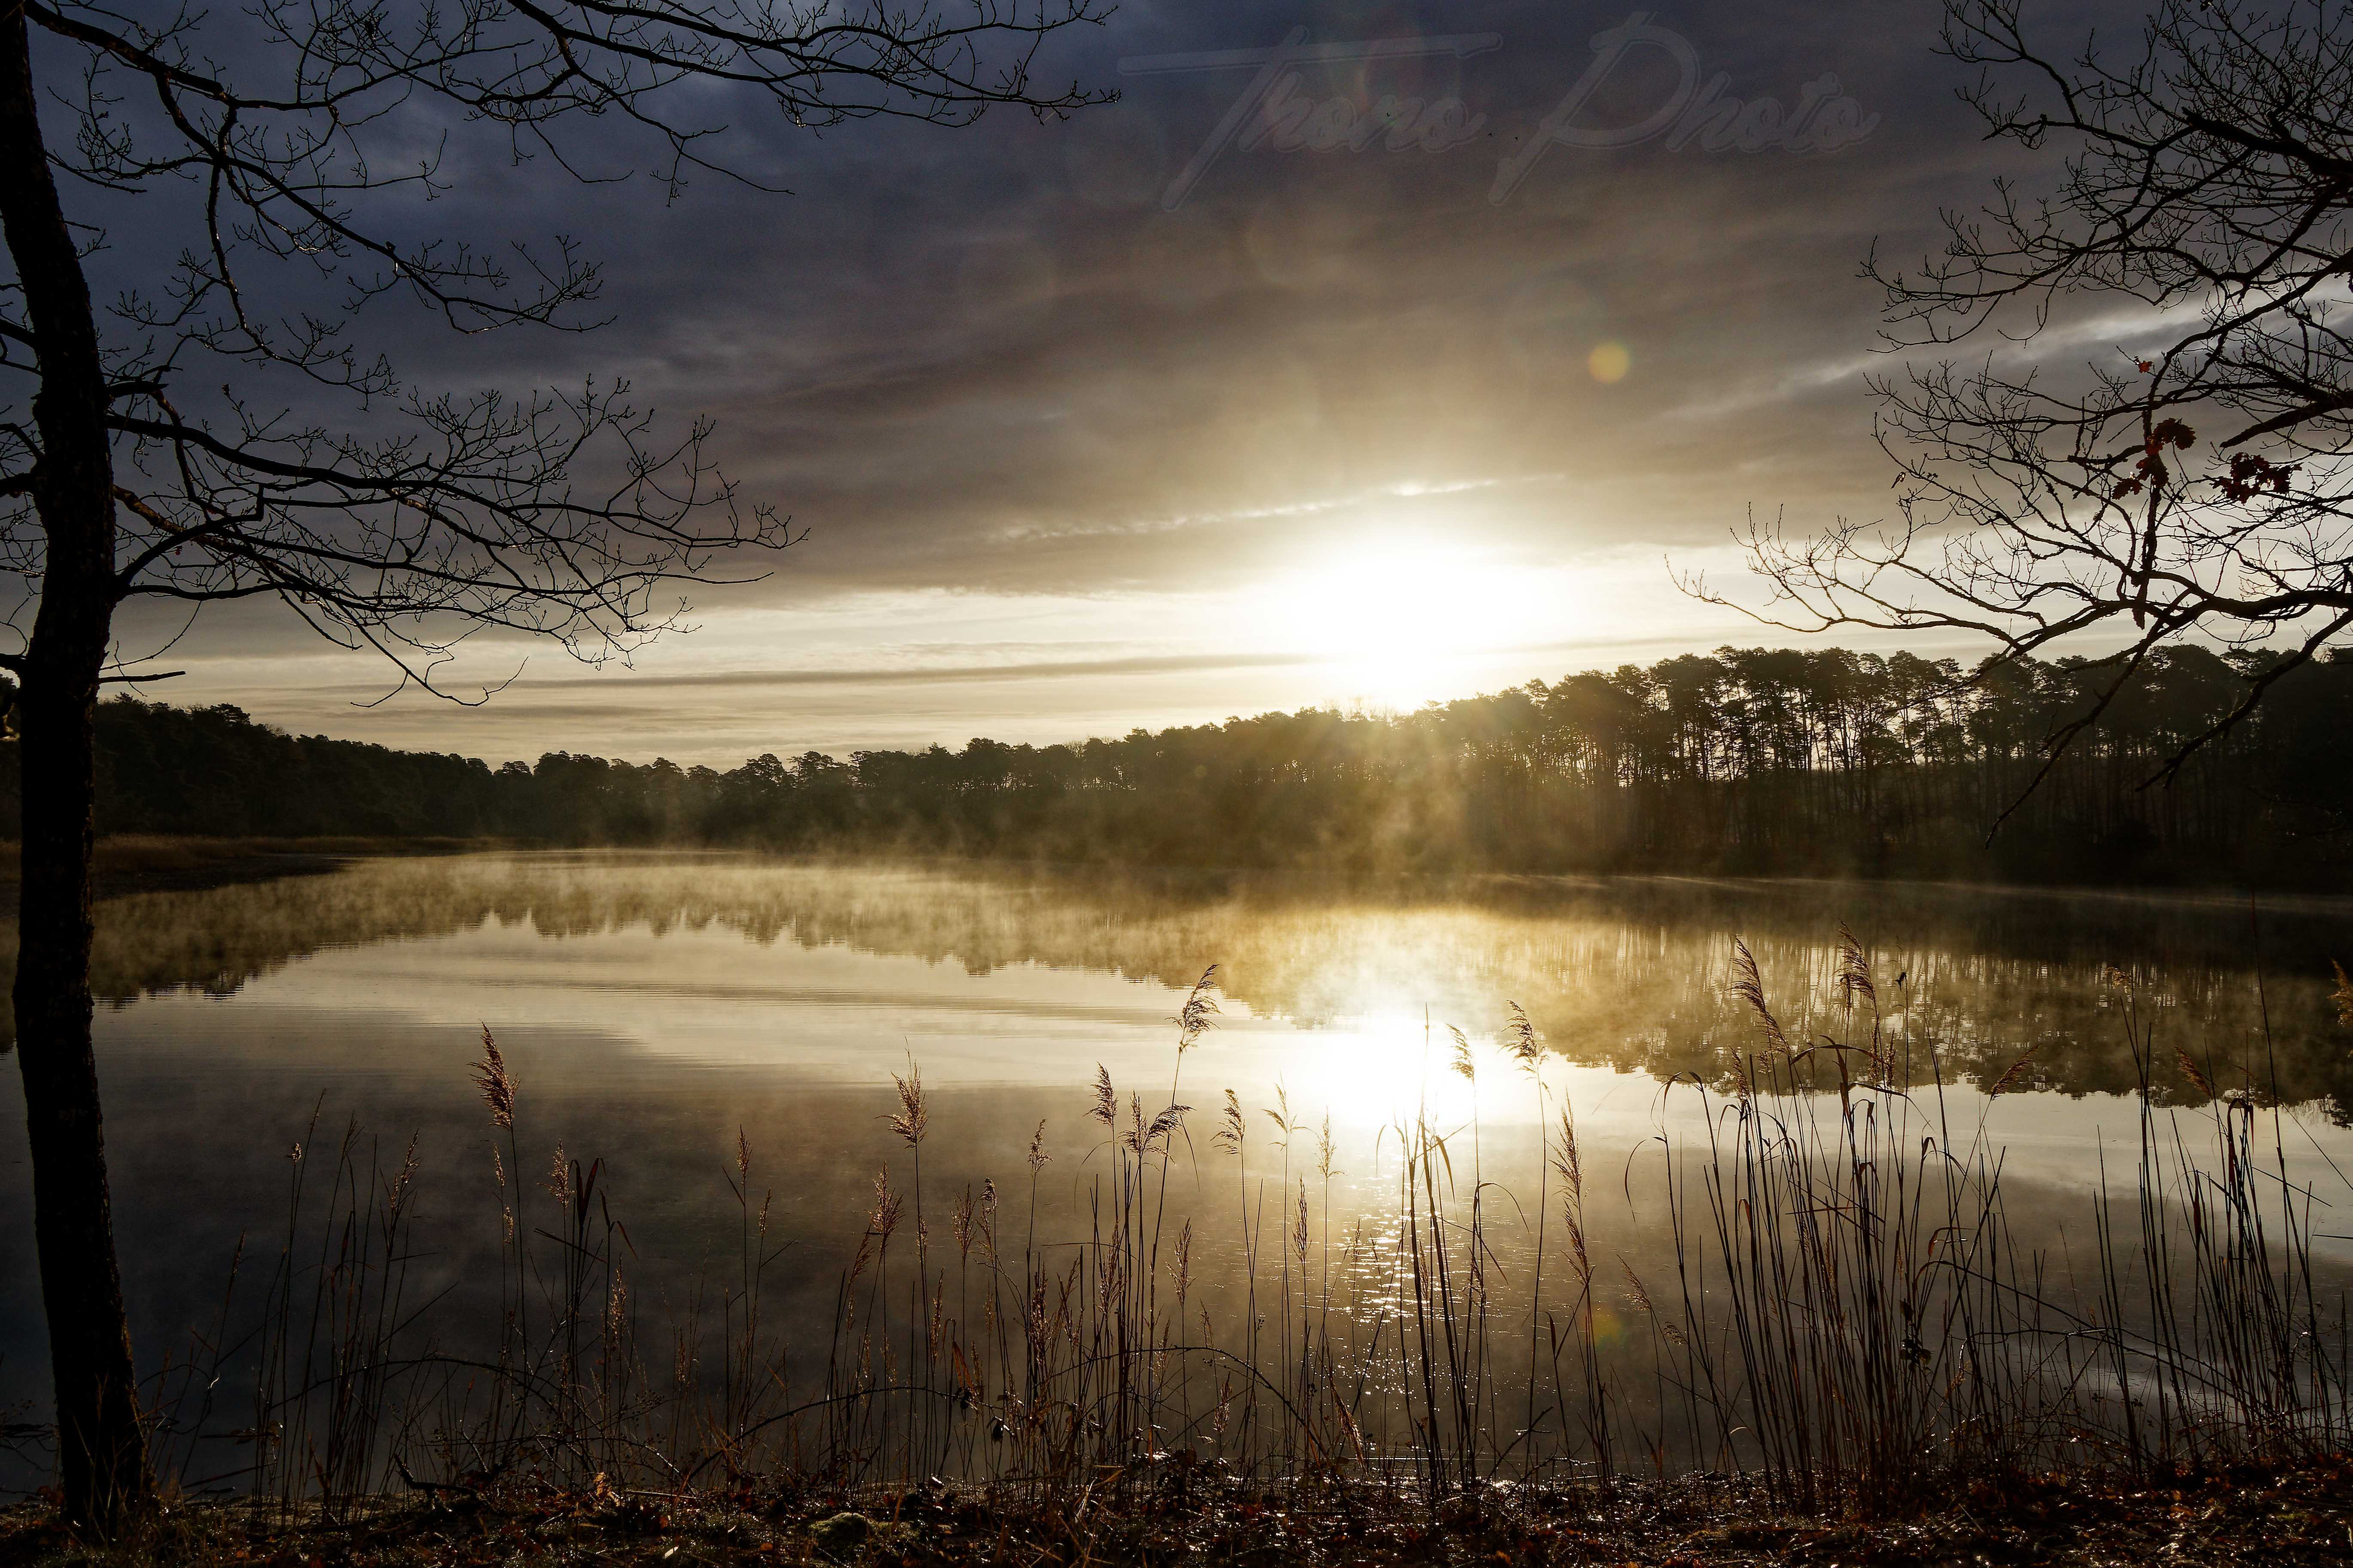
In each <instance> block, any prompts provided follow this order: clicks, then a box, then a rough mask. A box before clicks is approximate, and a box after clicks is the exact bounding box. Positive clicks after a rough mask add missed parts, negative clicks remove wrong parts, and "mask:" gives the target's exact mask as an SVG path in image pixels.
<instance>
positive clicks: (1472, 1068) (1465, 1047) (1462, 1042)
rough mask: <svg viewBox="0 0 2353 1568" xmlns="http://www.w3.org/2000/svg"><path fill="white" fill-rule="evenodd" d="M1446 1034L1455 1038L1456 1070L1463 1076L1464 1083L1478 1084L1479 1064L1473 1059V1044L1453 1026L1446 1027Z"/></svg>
mask: <svg viewBox="0 0 2353 1568" xmlns="http://www.w3.org/2000/svg"><path fill="white" fill-rule="evenodd" d="M1446 1032H1447V1033H1448V1034H1450V1035H1451V1036H1453V1037H1454V1070H1455V1071H1456V1072H1458V1073H1461V1075H1462V1078H1463V1079H1464V1081H1466V1082H1469V1083H1476V1082H1478V1081H1479V1064H1478V1063H1477V1062H1475V1061H1473V1060H1472V1058H1471V1042H1470V1041H1469V1040H1468V1039H1466V1038H1465V1037H1463V1034H1462V1031H1461V1030H1460V1029H1458V1028H1456V1027H1455V1026H1453V1025H1451V1024H1449V1025H1447V1026H1446Z"/></svg>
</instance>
